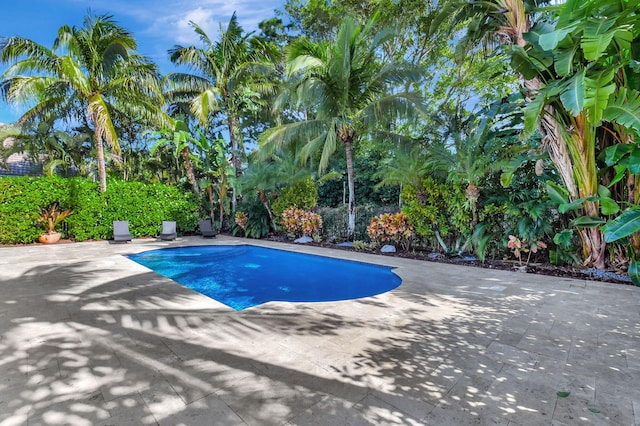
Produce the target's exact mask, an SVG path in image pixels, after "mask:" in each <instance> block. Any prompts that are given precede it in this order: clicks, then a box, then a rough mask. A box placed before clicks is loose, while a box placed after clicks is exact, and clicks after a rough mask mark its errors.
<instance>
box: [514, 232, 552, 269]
mask: <svg viewBox="0 0 640 426" xmlns="http://www.w3.org/2000/svg"><path fill="white" fill-rule="evenodd" d="M507 248H509V249H510V250H511V251H512V252H513V255H514V256H515V257H516V258H517V259H518V263H520V264H521V265H522V253H528V255H527V261H526V262H525V263H526V264H527V265H528V264H529V260H530V259H531V253H537V252H538V249H543V248H547V245H546V244H545V243H544V242H542V241H533V242H529V241H526V240H521V239H520V238H518V237H516V236H515V235H509V242H507Z"/></svg>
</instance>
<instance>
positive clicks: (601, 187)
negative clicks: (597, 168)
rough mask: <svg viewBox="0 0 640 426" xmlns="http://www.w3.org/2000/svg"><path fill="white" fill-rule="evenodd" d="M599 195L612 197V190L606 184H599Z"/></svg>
mask: <svg viewBox="0 0 640 426" xmlns="http://www.w3.org/2000/svg"><path fill="white" fill-rule="evenodd" d="M598 195H599V196H600V197H611V191H609V189H608V188H607V187H606V186H604V185H598Z"/></svg>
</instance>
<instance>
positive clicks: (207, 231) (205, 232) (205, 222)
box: [198, 219, 216, 238]
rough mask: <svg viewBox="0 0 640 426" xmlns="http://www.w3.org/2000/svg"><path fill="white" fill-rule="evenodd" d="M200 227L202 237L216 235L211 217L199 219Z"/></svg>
mask: <svg viewBox="0 0 640 426" xmlns="http://www.w3.org/2000/svg"><path fill="white" fill-rule="evenodd" d="M198 228H199V229H200V233H201V234H202V238H213V237H215V236H216V231H214V230H213V224H212V223H211V221H210V220H209V219H202V220H199V221H198Z"/></svg>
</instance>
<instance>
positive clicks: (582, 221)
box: [571, 216, 606, 228]
mask: <svg viewBox="0 0 640 426" xmlns="http://www.w3.org/2000/svg"><path fill="white" fill-rule="evenodd" d="M603 223H606V221H605V220H604V219H601V218H599V217H591V216H580V217H578V218H576V219H574V220H572V221H571V225H573V226H575V227H577V228H595V227H597V226H600V225H602V224H603Z"/></svg>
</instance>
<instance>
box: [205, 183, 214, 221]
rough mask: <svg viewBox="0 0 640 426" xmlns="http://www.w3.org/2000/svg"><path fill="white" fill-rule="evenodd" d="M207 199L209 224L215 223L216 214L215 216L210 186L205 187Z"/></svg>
mask: <svg viewBox="0 0 640 426" xmlns="http://www.w3.org/2000/svg"><path fill="white" fill-rule="evenodd" d="M206 191H207V199H208V200H209V216H210V217H211V223H213V224H214V226H215V223H216V214H215V209H214V207H215V200H214V198H213V187H212V186H211V185H209V186H207V189H206Z"/></svg>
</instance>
